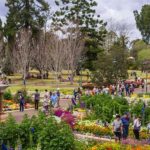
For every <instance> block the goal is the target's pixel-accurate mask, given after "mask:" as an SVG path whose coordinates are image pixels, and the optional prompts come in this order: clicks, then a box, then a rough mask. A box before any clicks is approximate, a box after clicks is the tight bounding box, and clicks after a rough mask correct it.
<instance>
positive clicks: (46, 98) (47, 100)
mask: <svg viewBox="0 0 150 150" xmlns="http://www.w3.org/2000/svg"><path fill="white" fill-rule="evenodd" d="M48 105H49V97H48V96H47V95H45V96H44V100H43V112H44V113H45V114H46V115H48Z"/></svg>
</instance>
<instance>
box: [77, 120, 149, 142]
mask: <svg viewBox="0 0 150 150" xmlns="http://www.w3.org/2000/svg"><path fill="white" fill-rule="evenodd" d="M74 129H75V130H76V131H77V132H80V133H84V134H86V133H90V134H93V135H96V136H110V137H112V136H114V134H113V132H112V128H111V127H103V126H102V125H99V124H96V121H89V120H85V121H79V122H78V124H76V126H75V127H74ZM149 136H150V135H148V134H147V131H146V130H145V129H142V130H141V132H140V138H141V139H148V138H149ZM129 137H131V138H134V134H133V129H132V128H130V130H129Z"/></svg>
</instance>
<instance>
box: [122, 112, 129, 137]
mask: <svg viewBox="0 0 150 150" xmlns="http://www.w3.org/2000/svg"><path fill="white" fill-rule="evenodd" d="M121 121H122V124H123V134H122V137H123V139H127V137H128V133H129V124H130V117H129V113H125V114H124V116H123V117H122V118H121Z"/></svg>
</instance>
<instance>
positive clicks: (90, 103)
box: [82, 95, 129, 122]
mask: <svg viewBox="0 0 150 150" xmlns="http://www.w3.org/2000/svg"><path fill="white" fill-rule="evenodd" d="M82 101H84V103H85V105H86V108H87V109H91V110H92V114H90V115H89V118H91V117H90V116H92V119H100V120H102V121H107V122H111V121H112V119H113V115H115V114H123V113H125V112H126V111H128V110H129V104H128V102H127V100H126V99H125V98H122V97H114V98H112V97H111V96H110V95H95V96H83V97H82Z"/></svg>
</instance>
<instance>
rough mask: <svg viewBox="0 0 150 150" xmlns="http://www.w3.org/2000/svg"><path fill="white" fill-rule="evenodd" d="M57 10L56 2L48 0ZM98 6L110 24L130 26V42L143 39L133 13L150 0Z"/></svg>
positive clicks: (103, 1)
mask: <svg viewBox="0 0 150 150" xmlns="http://www.w3.org/2000/svg"><path fill="white" fill-rule="evenodd" d="M46 1H48V2H49V3H50V4H51V7H52V8H53V9H55V6H54V0H46ZM96 1H97V3H98V6H97V8H96V11H97V14H100V16H101V18H102V19H103V20H104V21H105V22H108V25H109V23H110V22H111V23H114V24H117V23H118V22H119V24H125V25H129V26H130V32H129V37H130V40H134V39H137V38H141V34H140V32H139V31H138V29H137V28H136V23H135V18H134V14H133V11H134V10H138V11H140V10H141V8H142V6H143V5H144V4H150V0H96ZM5 2H6V0H0V18H1V19H2V20H3V21H4V22H5V20H6V19H5V18H6V14H7V8H6V7H5Z"/></svg>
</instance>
